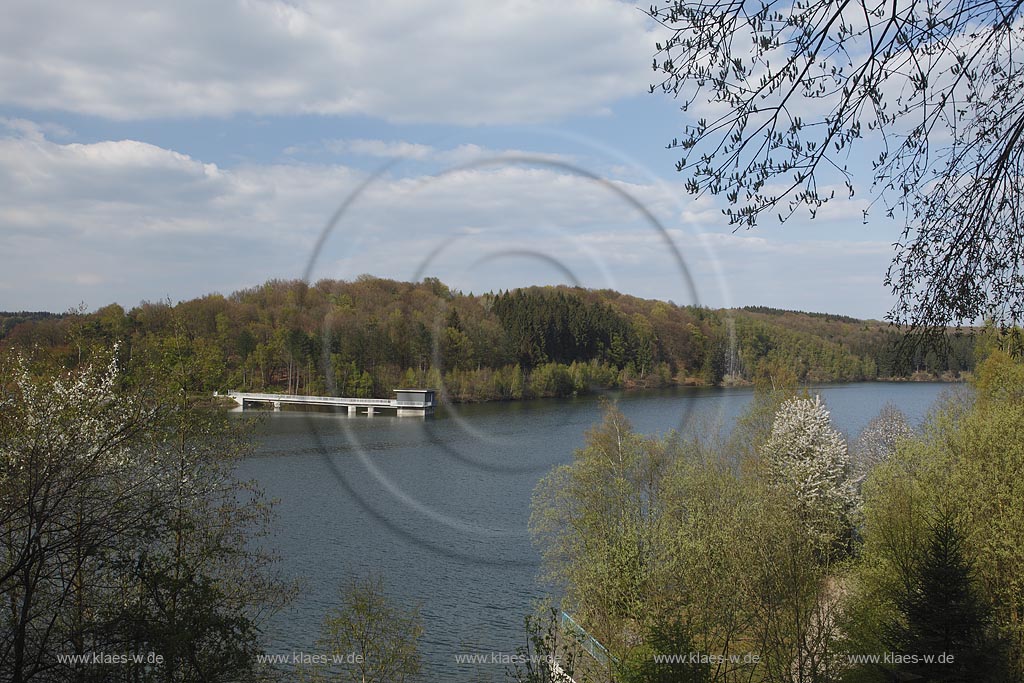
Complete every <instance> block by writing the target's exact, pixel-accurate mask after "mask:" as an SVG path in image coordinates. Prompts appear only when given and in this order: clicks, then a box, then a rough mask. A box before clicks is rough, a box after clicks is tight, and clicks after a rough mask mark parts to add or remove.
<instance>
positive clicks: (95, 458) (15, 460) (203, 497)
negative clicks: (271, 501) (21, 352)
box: [0, 321, 289, 683]
mask: <svg viewBox="0 0 1024 683" xmlns="http://www.w3.org/2000/svg"><path fill="white" fill-rule="evenodd" d="M172 322H173V321H172ZM172 329H173V328H172ZM82 351H83V357H84V359H85V360H84V361H83V365H82V366H81V367H79V368H77V369H76V370H74V371H71V372H68V371H63V370H56V369H54V368H53V367H52V366H51V365H49V364H48V363H45V362H44V363H41V364H31V363H29V362H27V361H25V360H18V359H17V358H15V357H12V356H5V357H4V358H3V360H2V362H0V386H2V387H4V390H5V392H6V395H5V400H4V401H3V402H0V596H2V598H3V604H4V605H5V609H4V610H3V611H2V612H0V620H2V621H0V623H2V627H0V670H3V671H5V673H6V672H9V673H10V674H11V676H12V679H13V680H15V681H19V682H21V681H29V680H78V681H92V680H97V681H98V680H103V681H112V682H115V683H116V682H117V681H125V682H127V681H133V682H143V681H166V682H176V683H177V682H182V683H185V682H192V681H228V680H239V679H240V678H244V679H247V680H259V679H260V678H262V677H263V676H264V674H265V673H266V672H265V671H263V670H262V669H261V667H260V666H259V665H258V663H257V662H256V660H255V658H254V656H253V655H254V653H255V652H257V651H258V649H259V629H260V626H261V624H262V623H263V620H264V619H265V618H266V617H267V615H269V614H271V613H273V611H274V610H275V609H276V608H277V607H279V606H280V605H281V604H282V602H283V601H285V600H286V599H287V596H288V594H289V590H288V586H286V585H283V584H282V583H281V582H279V581H278V580H276V579H275V578H273V576H272V575H271V574H270V573H269V569H270V565H271V564H272V558H271V557H269V556H267V555H265V554H264V553H263V552H261V551H260V550H258V549H257V546H255V545H252V541H253V539H254V538H255V537H258V535H259V534H260V533H261V530H262V529H263V528H264V525H265V523H266V521H267V519H268V515H269V512H270V511H269V507H268V506H267V505H266V504H265V503H264V502H263V500H262V497H261V494H260V492H259V490H258V489H256V488H254V487H253V486H252V485H251V484H247V483H244V482H239V481H237V480H235V478H234V477H233V475H232V471H233V463H234V458H235V457H237V456H238V455H239V454H240V453H241V452H242V448H241V446H242V444H241V441H240V437H241V436H242V433H241V432H240V431H239V428H240V426H241V423H238V422H237V421H236V422H234V423H233V424H229V423H228V421H227V420H226V418H225V416H224V415H223V414H221V413H218V412H216V411H214V410H212V409H209V408H206V407H204V406H202V405H200V404H197V403H195V402H194V401H192V400H191V399H190V398H189V397H190V395H191V394H192V393H193V392H194V391H195V388H196V386H198V384H197V383H199V382H201V381H202V380H201V379H200V378H201V377H203V376H204V375H205V373H206V371H205V370H204V369H203V367H204V366H203V363H204V359H205V358H207V357H208V356H207V352H208V351H209V346H208V345H206V344H205V343H204V342H203V341H202V340H197V341H196V342H194V343H193V342H192V341H191V340H189V339H188V338H186V337H184V336H181V335H178V336H175V335H173V333H172V334H168V336H166V337H164V338H160V339H147V340H144V341H140V342H137V343H136V344H135V346H134V348H133V349H132V360H131V365H129V366H127V367H126V366H123V365H121V364H120V362H119V361H118V358H119V357H120V356H121V355H122V354H121V352H120V349H119V348H117V347H116V346H115V347H114V349H113V350H110V351H108V350H104V349H102V348H83V349H82ZM44 360H45V359H44ZM90 652H108V653H128V652H141V653H146V652H153V653H154V654H158V655H160V657H161V658H162V662H161V663H160V664H159V665H155V664H154V663H152V662H144V663H128V664H125V665H115V666H110V667H104V666H91V665H73V664H69V663H62V662H59V661H58V660H57V655H58V654H83V655H84V654H86V653H90Z"/></svg>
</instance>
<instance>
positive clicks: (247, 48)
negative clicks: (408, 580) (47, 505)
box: [0, 0, 900, 318]
mask: <svg viewBox="0 0 1024 683" xmlns="http://www.w3.org/2000/svg"><path fill="white" fill-rule="evenodd" d="M644 6H646V5H644ZM663 36H664V33H663V29H661V28H659V27H657V26H655V25H653V24H652V23H651V22H650V21H649V20H648V19H647V18H646V17H645V15H644V14H643V12H642V11H641V10H640V8H638V7H637V6H635V5H633V4H630V3H623V2H616V1H614V0H560V1H559V2H549V1H546V0H510V1H508V2H504V1H499V0H495V1H492V2H486V3H484V2H478V1H477V0H444V1H443V2H442V1H440V0H436V1H433V0H431V1H428V0H422V1H420V0H417V1H415V2H408V1H406V0H403V1H402V2H393V1H390V0H388V1H383V2H373V3H368V2H365V1H362V2H348V1H344V0H343V1H341V2H338V1H334V0H323V1H321V0H292V1H290V2H281V1H278V0H239V1H233V0H216V1H213V2H211V1H210V0H203V1H202V2H200V1H193V0H182V1H179V2H174V3H139V2H116V1H104V0H96V1H94V2H88V3H82V2H70V1H68V2H56V1H47V0H42V1H40V0H30V1H24V2H23V1H22V0H8V1H7V2H5V8H4V21H3V22H2V23H0V255H2V261H0V264H2V265H0V310H8V311H20V310H49V311H54V312H59V311H66V310H68V309H71V308H73V307H77V306H79V305H84V306H85V307H86V308H87V309H90V310H92V309H96V308H99V307H101V306H104V305H107V304H109V303H112V302H117V303H119V304H121V305H122V306H124V307H125V308H131V307H132V306H135V305H138V304H139V303H140V302H142V301H157V300H171V301H180V300H185V299H190V298H193V297H197V296H202V295H205V294H207V293H211V292H220V293H222V294H229V293H231V292H233V291H237V290H240V289H245V288H248V287H253V286H256V285H259V284H261V283H263V282H265V281H266V280H268V279H271V278H282V279H295V278H307V279H309V280H311V281H315V280H317V279H320V278H336V279H345V280H351V279H354V278H356V277H358V276H360V275H362V274H371V275H375V276H379V277H388V278H394V279H399V280H418V279H421V278H423V277H438V278H440V279H441V280H442V281H444V282H445V283H447V284H448V285H449V286H451V287H452V288H454V289H459V290H461V291H464V292H467V293H468V292H475V293H480V292H484V291H496V290H499V289H508V288H513V287H519V286H527V285H533V284H558V283H564V284H574V285H579V286H583V287H590V288H612V289H616V290H619V291H623V292H627V293H630V294H634V295H637V296H643V297H648V298H655V299H662V300H666V301H673V302H675V303H678V304H699V305H706V306H713V307H723V306H745V305H763V306H773V307H777V308H787V309H796V310H808V311H825V312H832V313H841V314H846V315H853V316H857V317H862V318H881V317H882V316H884V314H885V313H886V311H887V310H888V309H889V308H890V306H891V305H892V300H891V297H890V295H889V293H888V290H887V288H886V287H885V286H884V284H883V280H884V275H885V271H886V268H887V267H888V264H889V262H890V260H891V258H892V255H893V247H892V244H893V242H895V241H896V240H897V239H898V237H899V233H900V229H899V228H900V226H899V225H897V224H895V223H893V222H891V221H888V220H886V219H885V218H884V217H882V216H876V217H873V218H872V220H871V221H870V222H869V223H867V224H864V223H863V221H862V220H861V213H862V209H863V208H864V207H865V206H866V201H867V199H865V198H863V197H861V196H857V197H855V198H852V199H847V198H845V197H840V198H839V199H837V200H836V201H834V202H832V203H830V204H828V205H826V207H825V208H823V209H822V210H820V211H819V212H818V214H817V217H816V218H815V219H814V220H811V219H810V217H809V216H808V215H807V214H806V213H797V214H796V215H795V216H794V217H793V218H791V219H790V220H788V221H787V222H786V223H784V224H780V223H779V222H778V221H777V220H768V221H765V222H764V223H763V224H761V225H759V226H758V227H756V228H755V229H752V230H746V229H741V230H738V231H736V230H734V228H733V227H731V226H729V225H728V221H727V220H726V219H725V217H724V216H722V213H721V209H722V208H723V207H724V206H725V204H724V201H720V200H718V199H716V198H712V197H699V198H693V197H690V196H688V195H687V193H686V192H685V191H684V181H685V177H684V176H682V175H680V174H679V173H677V172H676V170H675V162H676V161H677V153H676V152H675V151H672V150H669V149H666V144H667V143H668V142H669V141H670V140H671V139H672V138H673V137H676V136H678V135H679V134H680V131H681V130H682V128H683V126H685V125H686V124H687V122H689V121H690V119H689V118H687V117H688V116H692V114H689V113H684V112H682V111H681V110H680V107H679V103H678V102H676V101H673V100H672V99H671V98H670V97H667V96H665V95H663V94H661V93H657V94H650V93H649V91H648V86H649V84H650V83H651V82H652V79H653V78H654V74H653V72H652V71H651V60H652V56H653V50H654V47H653V46H654V43H655V42H656V41H657V40H659V38H660V37H663ZM866 180H867V181H869V179H866Z"/></svg>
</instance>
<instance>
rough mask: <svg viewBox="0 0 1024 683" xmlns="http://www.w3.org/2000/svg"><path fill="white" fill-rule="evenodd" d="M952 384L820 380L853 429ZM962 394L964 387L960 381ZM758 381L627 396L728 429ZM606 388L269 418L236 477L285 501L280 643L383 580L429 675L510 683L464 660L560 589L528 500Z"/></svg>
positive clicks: (594, 413) (514, 640)
mask: <svg viewBox="0 0 1024 683" xmlns="http://www.w3.org/2000/svg"><path fill="white" fill-rule="evenodd" d="M949 389H950V385H945V384H929V383H896V384H888V383H863V384H847V385H832V386H824V387H819V388H816V389H814V390H813V391H814V392H815V393H819V394H820V395H821V396H822V398H823V399H824V400H825V402H826V404H827V405H828V407H829V409H830V410H831V412H832V417H833V421H834V423H835V425H836V426H837V427H838V428H839V429H840V430H842V431H843V432H844V433H845V434H847V436H848V437H849V438H851V439H852V438H855V437H856V435H857V434H858V433H859V432H860V431H861V429H863V427H864V426H865V425H866V424H867V423H868V422H869V421H870V420H871V418H872V417H874V416H875V415H877V414H878V412H879V410H880V409H881V408H882V406H883V405H885V404H886V403H892V404H894V405H895V406H897V407H898V408H900V409H901V410H902V411H903V412H904V413H905V414H906V415H907V417H908V418H909V419H910V421H911V423H912V424H915V425H916V424H917V423H919V422H920V421H921V420H922V419H923V418H924V417H925V415H926V414H927V412H928V410H929V409H930V407H931V406H932V405H933V404H934V402H935V400H936V399H937V398H938V397H939V396H940V395H941V394H942V393H943V392H944V391H946V390H949ZM954 390H955V389H954ZM751 397H752V392H751V390H749V389H679V390H673V391H664V392H652V393H642V394H639V393H638V394H626V395H622V396H617V397H615V398H617V399H618V403H619V407H620V409H621V410H622V412H623V413H625V415H626V416H627V417H628V418H629V419H630V420H631V421H632V422H633V425H634V427H635V428H636V429H637V430H638V431H640V432H644V433H655V432H656V433H664V432H666V431H668V430H671V429H680V430H683V431H685V430H687V429H693V428H696V425H705V424H721V425H724V426H725V427H726V428H728V427H729V426H730V425H731V424H732V423H733V422H734V421H735V419H736V417H737V416H738V415H739V414H741V413H742V411H743V410H744V408H745V407H746V406H747V405H748V403H749V401H750V400H751ZM600 411H601V406H600V402H599V400H598V398H596V397H586V398H580V399H567V400H540V401H521V402H514V403H500V404H497V403H496V404H483V405H470V406H455V407H454V409H453V410H443V411H439V412H438V414H437V415H436V416H435V417H433V418H428V419H426V420H423V419H417V418H408V417H405V418H397V417H392V416H384V415H378V416H375V417H372V418H368V417H366V416H362V415H360V416H354V417H348V416H344V415H333V414H326V413H310V412H299V411H296V412H289V411H285V412H280V413H268V414H266V419H265V420H264V421H263V423H262V424H261V425H260V427H259V429H258V441H259V446H258V448H257V450H256V452H255V453H254V454H253V455H251V456H250V457H247V458H246V459H245V460H243V461H242V462H241V463H240V465H239V470H238V475H239V476H240V477H241V478H244V479H255V480H257V481H258V482H259V484H260V485H261V486H262V487H263V489H264V490H265V492H266V493H267V495H268V497H270V498H273V499H277V501H278V505H277V507H276V513H277V514H276V516H275V519H274V522H273V525H272V530H271V534H270V535H269V536H268V537H267V538H264V539H263V542H264V543H265V544H266V545H267V546H268V547H270V548H272V549H273V550H275V551H276V552H277V553H278V554H279V555H280V557H281V562H280V566H279V568H280V569H281V570H282V571H283V573H284V574H285V575H286V576H287V577H289V578H292V579H298V580H299V581H300V582H301V589H300V591H299V594H298V596H297V597H296V599H295V600H294V601H293V602H292V603H291V604H290V605H289V606H288V608H287V609H286V610H284V611H283V612H281V613H280V614H278V615H276V616H275V617H274V619H273V621H272V622H271V623H270V624H269V627H268V629H267V631H266V639H267V643H268V647H267V651H268V652H270V653H291V652H294V651H303V652H315V651H316V648H315V645H314V643H315V640H316V637H317V634H318V632H319V628H320V624H321V621H322V619H323V616H324V614H325V613H326V612H327V611H328V610H329V609H330V608H332V607H333V606H335V605H337V603H338V600H339V597H338V596H339V592H338V590H339V586H340V585H341V584H342V583H343V582H344V581H346V580H348V579H350V578H352V577H365V576H379V577H380V578H382V579H383V580H384V582H385V585H386V587H387V589H388V591H389V593H390V594H391V595H392V596H393V598H394V599H395V600H396V601H397V602H399V603H400V604H404V605H414V604H417V605H420V606H421V609H422V615H423V621H424V626H425V628H426V632H425V634H424V636H423V638H422V640H421V649H422V652H423V655H424V659H425V661H424V671H423V674H424V676H423V679H424V680H430V681H486V680H494V681H499V680H504V667H503V666H501V665H500V664H495V665H493V666H490V667H486V666H485V667H482V666H481V665H479V664H476V665H468V664H458V663H457V662H456V655H461V654H474V653H483V654H486V655H488V656H490V653H492V652H493V653H506V654H512V653H514V651H515V648H516V647H517V646H518V645H520V644H522V643H523V641H524V630H523V618H524V616H525V615H526V614H528V613H530V612H531V611H532V609H533V608H532V605H533V604H534V602H535V601H536V600H538V599H541V598H544V597H545V596H548V595H550V589H549V588H546V587H545V586H544V585H543V584H542V583H540V582H539V580H538V579H539V571H540V567H539V560H540V557H539V554H538V552H537V550H536V548H535V547H534V546H533V545H532V543H531V541H530V538H529V535H528V532H527V522H528V519H529V513H530V495H531V492H532V491H533V488H534V486H535V485H536V484H537V481H538V480H539V479H540V478H541V477H542V476H544V474H545V473H547V472H548V471H549V470H550V469H551V468H552V467H554V466H556V465H559V464H562V463H565V462H568V461H569V460H570V459H571V457H572V452H573V449H575V448H578V447H580V446H581V445H582V444H583V440H584V432H585V431H586V430H587V429H588V428H589V427H591V426H592V425H594V424H595V423H596V422H598V421H599V420H600V416H601V414H600Z"/></svg>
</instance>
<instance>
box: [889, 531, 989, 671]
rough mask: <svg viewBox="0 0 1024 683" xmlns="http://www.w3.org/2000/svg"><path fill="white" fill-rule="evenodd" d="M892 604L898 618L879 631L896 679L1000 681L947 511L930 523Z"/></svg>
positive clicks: (984, 614) (982, 608) (985, 617)
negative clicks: (913, 564) (916, 559)
mask: <svg viewBox="0 0 1024 683" xmlns="http://www.w3.org/2000/svg"><path fill="white" fill-rule="evenodd" d="M896 608H897V611H898V613H899V614H898V617H897V618H896V619H894V620H893V621H891V622H890V623H889V624H887V625H886V627H885V629H884V634H885V642H886V644H887V645H888V646H889V647H890V649H891V650H892V653H893V655H894V659H895V660H896V662H894V663H893V664H892V668H891V670H892V673H893V674H895V675H896V679H897V680H924V681H983V680H993V681H994V680H999V673H998V672H999V671H1000V670H1001V667H1000V666H999V662H1000V659H1001V657H1000V652H999V648H998V646H997V644H996V641H995V639H993V638H992V637H991V635H990V624H991V620H990V616H989V610H988V607H987V606H986V605H985V603H984V602H983V601H982V599H981V597H980V595H979V593H978V591H977V589H976V587H975V583H974V577H973V566H972V563H971V560H970V557H969V556H968V555H967V553H966V552H965V548H964V542H963V536H962V534H961V531H960V529H959V528H958V527H957V525H956V522H955V520H954V517H953V515H952V514H950V513H948V512H947V513H943V514H942V515H941V516H940V517H939V519H938V520H937V521H936V522H935V524H933V525H932V527H931V532H930V538H929V539H928V543H927V545H926V546H925V547H924V549H923V551H922V557H921V559H920V562H919V563H918V565H917V567H915V569H914V570H913V571H912V573H911V575H910V576H909V577H908V581H907V585H906V589H905V590H904V591H903V592H902V593H901V595H899V596H898V598H897V600H896ZM915 655H916V659H915ZM901 660H902V661H901ZM916 677H919V678H916Z"/></svg>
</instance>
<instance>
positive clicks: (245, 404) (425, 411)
mask: <svg viewBox="0 0 1024 683" xmlns="http://www.w3.org/2000/svg"><path fill="white" fill-rule="evenodd" d="M394 393H395V398H391V399H388V398H346V397H343V396H295V395H291V394H260V393H253V392H246V391H229V392H227V393H226V394H216V393H215V394H214V395H215V396H224V397H226V398H230V399H232V400H233V401H235V402H236V403H238V404H239V405H240V406H241V408H242V410H245V409H247V408H251V407H255V406H256V405H272V406H273V408H274V410H281V406H284V405H303V406H333V407H335V408H338V409H341V408H345V409H346V412H347V413H348V414H349V415H359V414H365V415H367V416H369V417H373V416H374V415H375V414H377V413H381V412H383V411H388V412H391V411H392V410H394V411H395V414H396V415H398V416H399V417H408V416H411V417H425V416H427V415H430V414H432V413H433V412H434V407H435V406H436V405H437V399H436V392H435V391H434V390H433V389H395V390H394Z"/></svg>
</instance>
